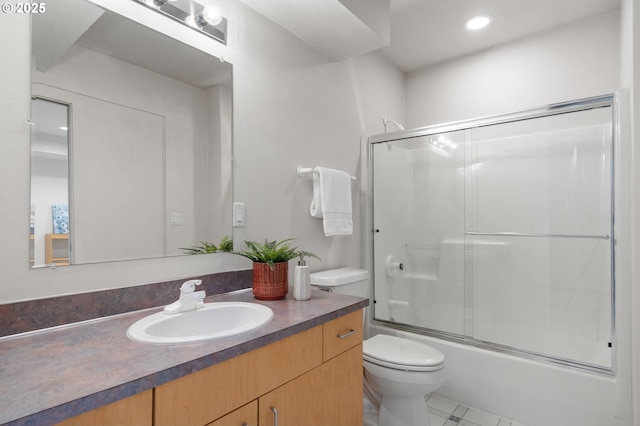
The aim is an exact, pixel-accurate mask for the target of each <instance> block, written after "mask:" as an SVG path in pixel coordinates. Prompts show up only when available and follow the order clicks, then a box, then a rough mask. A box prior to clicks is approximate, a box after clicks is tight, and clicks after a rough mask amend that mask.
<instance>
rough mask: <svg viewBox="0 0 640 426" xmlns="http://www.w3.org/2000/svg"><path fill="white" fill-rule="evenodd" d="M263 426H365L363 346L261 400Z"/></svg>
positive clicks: (330, 361) (349, 351) (260, 422)
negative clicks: (363, 409) (363, 408)
mask: <svg viewBox="0 0 640 426" xmlns="http://www.w3.org/2000/svg"><path fill="white" fill-rule="evenodd" d="M258 405H259V409H260V418H259V422H258V424H259V425H260V426H276V422H275V420H276V413H275V411H274V409H275V410H277V415H278V422H277V426H300V425H305V426H314V425H317V426H326V425H331V426H341V425H348V426H355V425H362V421H363V420H362V415H363V412H362V344H359V345H358V346H356V347H354V348H351V349H349V350H348V351H347V352H345V353H343V354H341V355H339V356H337V357H335V358H333V359H331V360H329V361H328V362H325V363H324V364H322V365H321V366H319V367H317V368H314V369H313V370H311V371H310V372H308V373H306V374H303V375H302V376H300V377H298V378H297V379H295V380H292V381H290V382H289V383H286V384H284V385H282V386H280V387H279V388H277V389H275V390H273V391H271V392H269V393H268V394H266V395H265V396H263V397H260V399H259V400H258Z"/></svg>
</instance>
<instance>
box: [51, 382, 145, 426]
mask: <svg viewBox="0 0 640 426" xmlns="http://www.w3.org/2000/svg"><path fill="white" fill-rule="evenodd" d="M152 397H153V393H152V391H151V390H148V391H145V392H142V393H139V394H137V395H133V396H130V397H128V398H125V399H122V400H120V401H116V402H114V403H112V404H109V405H105V406H104V407H100V408H97V409H95V410H93V411H89V412H86V413H84V414H80V415H79V416H76V417H72V418H70V419H68V420H65V421H63V422H61V423H58V425H57V426H107V425H113V426H122V425H136V426H137V425H140V426H144V425H148V426H151V424H152V420H151V416H152V414H153V410H152V407H153V400H152Z"/></svg>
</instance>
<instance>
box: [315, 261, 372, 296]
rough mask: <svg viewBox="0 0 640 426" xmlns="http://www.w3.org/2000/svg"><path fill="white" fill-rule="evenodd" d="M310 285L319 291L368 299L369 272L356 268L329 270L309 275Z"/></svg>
mask: <svg viewBox="0 0 640 426" xmlns="http://www.w3.org/2000/svg"><path fill="white" fill-rule="evenodd" d="M310 278H311V285H312V286H315V287H316V288H318V289H320V290H325V291H331V292H334V293H340V294H348V295H350V296H360V297H369V271H366V270H364V269H358V268H338V269H329V270H326V271H321V272H314V273H313V274H311V277H310Z"/></svg>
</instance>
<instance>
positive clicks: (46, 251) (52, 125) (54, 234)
mask: <svg viewBox="0 0 640 426" xmlns="http://www.w3.org/2000/svg"><path fill="white" fill-rule="evenodd" d="M68 129H69V106H68V105H65V104H62V103H58V102H54V101H50V100H47V99H40V98H34V99H32V100H31V215H30V230H29V238H30V246H31V254H30V259H29V261H30V264H31V266H44V265H53V264H56V265H60V266H62V265H68V264H69V136H68V133H69V132H68Z"/></svg>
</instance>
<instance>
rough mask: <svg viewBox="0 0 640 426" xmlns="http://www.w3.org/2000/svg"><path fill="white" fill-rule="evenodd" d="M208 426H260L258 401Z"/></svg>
mask: <svg viewBox="0 0 640 426" xmlns="http://www.w3.org/2000/svg"><path fill="white" fill-rule="evenodd" d="M207 426H258V401H253V402H250V403H249V404H247V405H245V406H244V407H240V408H238V409H237V410H235V411H232V412H231V413H229V414H227V415H226V416H224V417H222V418H220V419H218V420H216V421H215V422H213V423H209V425H207Z"/></svg>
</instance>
